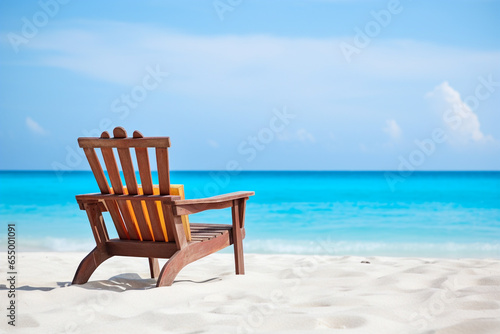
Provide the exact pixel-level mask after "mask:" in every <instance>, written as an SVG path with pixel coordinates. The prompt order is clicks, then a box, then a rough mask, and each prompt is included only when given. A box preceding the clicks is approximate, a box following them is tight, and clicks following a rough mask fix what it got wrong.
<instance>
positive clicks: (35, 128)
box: [26, 116, 48, 136]
mask: <svg viewBox="0 0 500 334" xmlns="http://www.w3.org/2000/svg"><path fill="white" fill-rule="evenodd" d="M26 126H27V127H28V129H29V130H30V131H31V132H33V133H35V134H37V135H42V136H44V135H47V134H48V132H47V130H45V129H44V128H42V127H41V126H40V124H38V123H37V122H35V120H33V119H32V118H31V117H29V116H28V117H26Z"/></svg>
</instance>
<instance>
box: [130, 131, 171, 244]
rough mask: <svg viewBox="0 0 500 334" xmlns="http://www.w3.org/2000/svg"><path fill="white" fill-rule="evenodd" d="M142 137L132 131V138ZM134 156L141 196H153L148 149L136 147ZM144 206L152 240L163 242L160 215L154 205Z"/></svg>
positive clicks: (150, 203) (146, 204)
mask: <svg viewBox="0 0 500 334" xmlns="http://www.w3.org/2000/svg"><path fill="white" fill-rule="evenodd" d="M142 137H143V136H142V134H141V133H140V132H139V131H134V138H142ZM135 154H136V156H137V165H138V167H139V175H140V176H141V185H142V191H143V194H144V195H153V194H154V190H153V180H152V178H151V167H150V165H149V155H148V149H147V148H145V147H136V149H135ZM143 203H144V202H143ZM145 206H146V209H147V212H148V217H149V223H150V224H151V229H152V230H153V237H154V240H155V241H165V239H166V236H165V235H164V233H163V228H162V223H161V219H160V214H159V212H158V207H157V205H156V203H154V202H151V201H147V202H146V203H145ZM146 218H147V217H146Z"/></svg>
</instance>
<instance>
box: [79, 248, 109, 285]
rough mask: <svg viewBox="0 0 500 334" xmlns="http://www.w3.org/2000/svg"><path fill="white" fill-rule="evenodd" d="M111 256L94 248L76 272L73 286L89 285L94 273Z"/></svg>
mask: <svg viewBox="0 0 500 334" xmlns="http://www.w3.org/2000/svg"><path fill="white" fill-rule="evenodd" d="M112 256H113V255H110V254H108V253H106V252H104V251H102V250H100V249H98V248H97V247H96V248H94V249H93V250H92V251H91V252H90V253H89V254H88V255H87V256H86V257H85V258H84V259H83V260H82V262H80V265H79V266H78V269H77V270H76V273H75V277H74V278H73V282H72V283H71V284H84V283H87V282H88V280H89V278H90V276H91V275H92V273H93V272H94V271H95V270H96V269H97V267H98V266H99V265H100V264H101V263H103V262H104V261H106V260H107V259H109V258H110V257H112Z"/></svg>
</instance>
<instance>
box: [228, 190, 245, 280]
mask: <svg viewBox="0 0 500 334" xmlns="http://www.w3.org/2000/svg"><path fill="white" fill-rule="evenodd" d="M231 212H232V216H233V229H232V231H233V235H232V237H233V247H234V265H235V271H236V275H244V274H245V263H244V258H243V236H242V234H241V229H242V225H243V222H244V216H245V200H244V199H243V200H234V201H233V206H232V208H231Z"/></svg>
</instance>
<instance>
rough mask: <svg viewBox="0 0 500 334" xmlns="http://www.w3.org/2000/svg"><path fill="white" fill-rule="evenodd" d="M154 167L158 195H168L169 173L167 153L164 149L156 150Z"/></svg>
mask: <svg viewBox="0 0 500 334" xmlns="http://www.w3.org/2000/svg"><path fill="white" fill-rule="evenodd" d="M156 165H157V168H158V184H159V186H160V195H170V172H169V170H168V152H167V149H166V148H161V147H160V148H158V147H157V148H156Z"/></svg>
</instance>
